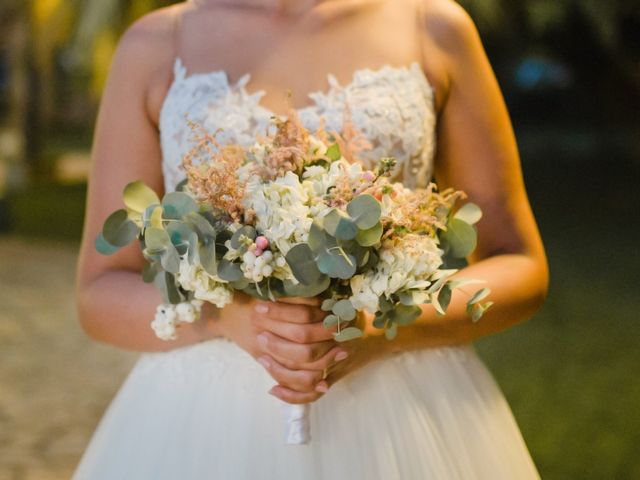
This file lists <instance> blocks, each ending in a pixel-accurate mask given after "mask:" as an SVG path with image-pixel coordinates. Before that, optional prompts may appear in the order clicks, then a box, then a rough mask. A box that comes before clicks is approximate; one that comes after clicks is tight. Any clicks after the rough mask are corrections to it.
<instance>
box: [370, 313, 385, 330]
mask: <svg viewBox="0 0 640 480" xmlns="http://www.w3.org/2000/svg"><path fill="white" fill-rule="evenodd" d="M387 321H388V317H387V314H386V313H382V312H378V313H376V316H375V318H374V319H373V326H374V327H375V328H378V329H382V328H384V326H385V325H386V324H387Z"/></svg>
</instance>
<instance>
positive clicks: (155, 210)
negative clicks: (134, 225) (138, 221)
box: [142, 204, 162, 228]
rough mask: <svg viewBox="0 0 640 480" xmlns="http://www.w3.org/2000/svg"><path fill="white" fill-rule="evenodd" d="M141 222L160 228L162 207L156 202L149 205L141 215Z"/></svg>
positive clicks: (146, 225)
mask: <svg viewBox="0 0 640 480" xmlns="http://www.w3.org/2000/svg"><path fill="white" fill-rule="evenodd" d="M142 223H143V225H144V226H145V227H156V228H162V207H161V206H160V205H157V204H154V205H149V206H148V207H147V208H146V209H145V211H144V214H143V215H142Z"/></svg>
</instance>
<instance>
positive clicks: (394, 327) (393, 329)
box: [384, 323, 398, 340]
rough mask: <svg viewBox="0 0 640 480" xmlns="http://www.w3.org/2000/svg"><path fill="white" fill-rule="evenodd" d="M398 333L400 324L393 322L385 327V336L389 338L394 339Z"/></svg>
mask: <svg viewBox="0 0 640 480" xmlns="http://www.w3.org/2000/svg"><path fill="white" fill-rule="evenodd" d="M397 335H398V324H397V323H391V324H390V325H389V326H388V327H387V328H385V329H384V336H385V337H386V338H387V340H393V339H395V338H396V336H397Z"/></svg>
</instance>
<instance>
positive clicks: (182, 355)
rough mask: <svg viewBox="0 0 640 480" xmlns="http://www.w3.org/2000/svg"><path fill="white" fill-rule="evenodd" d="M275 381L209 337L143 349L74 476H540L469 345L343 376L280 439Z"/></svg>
mask: <svg viewBox="0 0 640 480" xmlns="http://www.w3.org/2000/svg"><path fill="white" fill-rule="evenodd" d="M274 383H275V382H274V381H273V380H272V379H271V377H269V375H268V374H267V372H266V371H265V370H264V369H263V368H262V367H261V366H260V365H259V364H258V363H257V362H256V361H255V360H254V359H253V358H252V357H251V356H249V355H248V354H247V353H246V352H244V351H243V350H241V349H240V348H239V347H237V346H236V345H235V344H233V343H231V342H229V341H226V340H221V339H220V340H212V341H208V342H204V343H200V344H197V345H194V346H190V347H186V348H181V349H177V350H174V351H171V352H167V353H153V354H144V355H142V356H141V358H140V360H139V361H138V363H137V364H136V366H135V367H134V369H133V370H132V372H131V373H130V375H129V377H128V378H127V380H126V382H125V383H124V384H123V386H122V388H121V389H120V391H119V393H118V395H117V396H116V398H115V399H114V400H113V402H112V404H111V405H110V407H109V409H108V410H107V412H106V414H105V416H104V417H103V418H102V420H101V422H100V425H99V427H98V429H97V431H96V432H95V434H94V436H93V438H92V440H91V442H90V444H89V446H88V448H87V450H86V452H85V454H84V456H83V458H82V460H81V462H80V465H79V467H78V469H77V471H76V473H75V475H74V479H76V480H85V479H86V480H102V479H109V480H116V479H118V480H120V479H131V480H147V479H149V480H196V479H197V480H202V479H220V480H249V479H250V480H256V479H266V480H270V479H278V480H289V479H290V480H293V479H295V480H320V479H323V480H342V479H349V480H365V479H366V480H378V479H379V480H383V479H384V480H413V479H415V480H424V479H436V480H447V479H465V480H466V479H488V480H499V479H505V480H507V479H508V480H527V479H538V478H539V475H538V473H537V471H536V468H535V466H534V464H533V462H532V460H531V457H530V455H529V453H528V451H527V448H526V446H525V444H524V442H523V439H522V436H521V434H520V431H519V430H518V427H517V425H516V423H515V421H514V419H513V415H512V413H511V410H510V409H509V406H508V405H507V403H506V401H505V399H504V397H503V395H502V393H501V392H500V390H499V389H498V387H497V386H496V384H495V382H494V380H493V378H492V377H491V375H490V374H489V373H488V371H487V370H486V368H485V367H484V365H483V364H482V362H481V361H480V360H479V359H478V357H477V356H476V354H475V351H474V350H473V348H472V347H470V346H468V347H455V348H439V349H431V350H422V351H417V352H405V353H401V354H397V355H395V356H393V357H390V358H386V359H384V360H378V361H376V362H373V363H370V364H368V365H367V366H365V367H364V368H362V369H360V370H358V371H356V372H354V373H353V374H351V375H350V376H348V377H347V378H345V379H343V380H341V381H340V382H338V383H337V384H336V385H334V386H333V388H332V389H331V390H330V391H329V392H328V393H327V394H326V395H325V396H324V397H322V398H321V399H320V400H318V401H317V402H315V403H314V404H313V406H312V410H311V432H312V440H311V443H310V444H309V445H302V446H291V445H286V444H285V441H284V427H283V414H282V413H283V412H282V402H281V401H280V400H278V399H277V398H275V397H273V396H271V395H268V394H267V393H266V392H267V390H268V389H269V388H271V386H273V385H274Z"/></svg>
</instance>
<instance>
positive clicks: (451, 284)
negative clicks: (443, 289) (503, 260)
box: [447, 278, 486, 290]
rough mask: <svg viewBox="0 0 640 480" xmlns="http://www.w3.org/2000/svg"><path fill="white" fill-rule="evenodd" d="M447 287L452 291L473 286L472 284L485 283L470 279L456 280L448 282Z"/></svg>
mask: <svg viewBox="0 0 640 480" xmlns="http://www.w3.org/2000/svg"><path fill="white" fill-rule="evenodd" d="M447 283H448V285H449V287H450V288H451V289H452V290H453V289H456V288H460V287H464V286H465V285H473V284H474V283H486V282H485V281H484V280H474V279H472V278H456V279H454V280H449V281H448V282H447Z"/></svg>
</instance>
